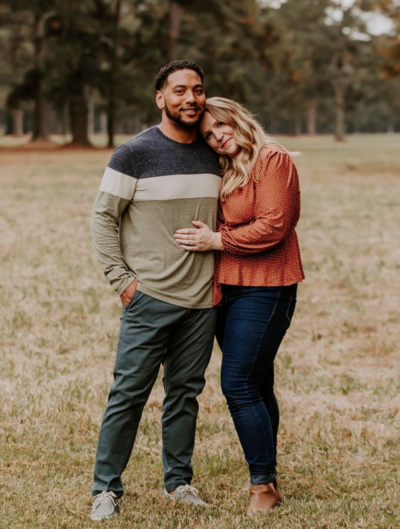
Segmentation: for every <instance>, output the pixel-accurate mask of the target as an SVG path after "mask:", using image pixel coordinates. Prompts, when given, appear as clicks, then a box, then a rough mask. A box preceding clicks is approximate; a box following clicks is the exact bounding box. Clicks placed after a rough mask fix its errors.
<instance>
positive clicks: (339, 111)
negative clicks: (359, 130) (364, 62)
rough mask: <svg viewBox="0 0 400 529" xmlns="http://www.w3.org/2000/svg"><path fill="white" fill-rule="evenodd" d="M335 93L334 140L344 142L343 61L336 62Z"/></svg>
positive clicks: (340, 59)
mask: <svg viewBox="0 0 400 529" xmlns="http://www.w3.org/2000/svg"><path fill="white" fill-rule="evenodd" d="M334 93H335V140H336V141H344V134H345V130H344V128H345V127H344V89H343V59H342V57H339V58H338V59H337V61H336V75H335V81H334Z"/></svg>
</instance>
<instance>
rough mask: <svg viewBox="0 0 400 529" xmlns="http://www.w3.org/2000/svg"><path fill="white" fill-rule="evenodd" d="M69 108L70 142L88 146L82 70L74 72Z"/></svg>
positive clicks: (86, 111) (86, 109) (86, 112)
mask: <svg viewBox="0 0 400 529" xmlns="http://www.w3.org/2000/svg"><path fill="white" fill-rule="evenodd" d="M69 110H70V116H71V132H72V142H71V143H73V144H77V145H86V146H90V141H89V138H88V108H87V104H86V98H85V85H84V82H83V75H82V72H75V75H74V78H73V82H72V93H71V98H70V107H69Z"/></svg>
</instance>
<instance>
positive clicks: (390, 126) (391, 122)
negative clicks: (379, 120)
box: [386, 116, 394, 134]
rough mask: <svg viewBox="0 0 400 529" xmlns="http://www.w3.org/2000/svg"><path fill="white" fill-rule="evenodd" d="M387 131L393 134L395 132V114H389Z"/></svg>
mask: <svg viewBox="0 0 400 529" xmlns="http://www.w3.org/2000/svg"><path fill="white" fill-rule="evenodd" d="M386 132H387V134H393V132H394V119H393V116H388V118H387V122H386Z"/></svg>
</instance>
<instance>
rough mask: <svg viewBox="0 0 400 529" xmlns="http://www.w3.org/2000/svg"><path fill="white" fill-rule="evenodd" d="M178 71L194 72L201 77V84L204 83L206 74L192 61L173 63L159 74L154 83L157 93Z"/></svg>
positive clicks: (167, 65) (163, 68)
mask: <svg viewBox="0 0 400 529" xmlns="http://www.w3.org/2000/svg"><path fill="white" fill-rule="evenodd" d="M178 70H193V71H195V72H196V73H197V74H198V75H199V77H200V79H201V82H203V79H204V73H203V70H202V69H201V68H200V66H199V65H198V64H196V63H195V62H190V61H172V62H170V63H169V64H166V65H165V66H163V67H162V68H161V70H160V71H159V72H158V74H157V76H156V79H155V83H154V84H155V89H156V92H157V90H162V89H163V88H164V86H165V85H166V84H167V82H168V77H169V76H170V75H171V73H174V72H176V71H178Z"/></svg>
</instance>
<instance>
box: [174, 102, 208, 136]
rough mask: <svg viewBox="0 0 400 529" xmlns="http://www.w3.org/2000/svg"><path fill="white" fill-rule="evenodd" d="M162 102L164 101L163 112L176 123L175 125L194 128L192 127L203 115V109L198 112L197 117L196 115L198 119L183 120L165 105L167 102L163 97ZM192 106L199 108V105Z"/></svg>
mask: <svg viewBox="0 0 400 529" xmlns="http://www.w3.org/2000/svg"><path fill="white" fill-rule="evenodd" d="M164 102H165V113H166V114H167V117H168V118H169V119H170V120H171V121H173V122H174V123H176V124H177V125H180V126H181V127H183V128H186V129H194V128H196V127H197V126H198V125H199V123H200V121H201V119H202V117H203V114H204V110H203V112H200V114H199V117H198V119H196V121H184V120H183V119H182V118H181V116H180V115H179V114H173V113H172V112H171V110H170V109H169V108H168V105H167V102H166V101H165V99H164ZM193 108H199V107H193Z"/></svg>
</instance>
